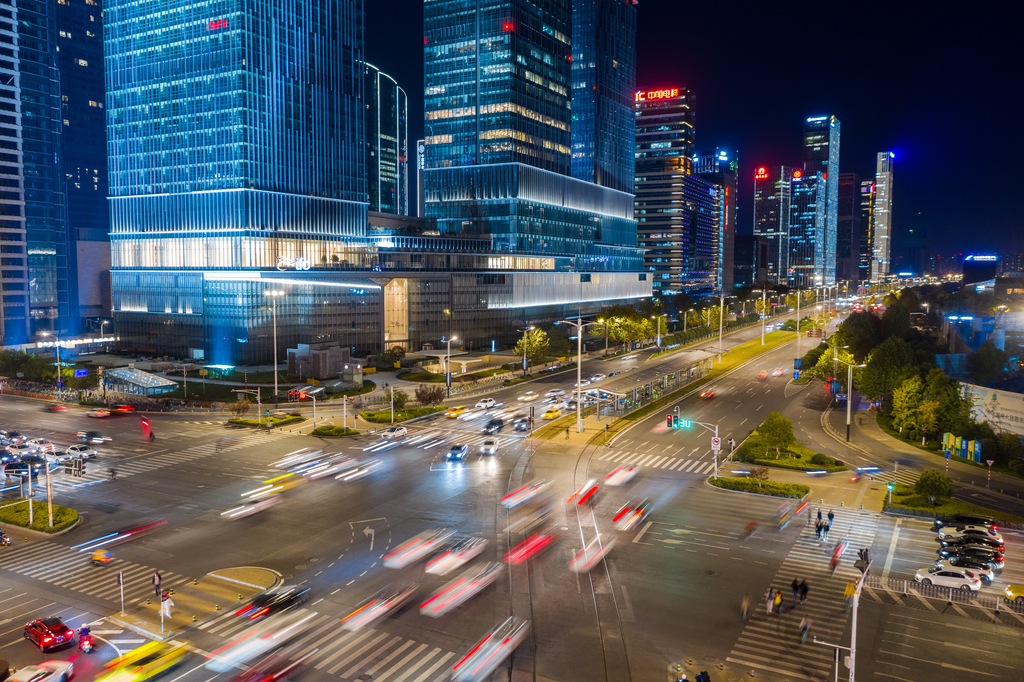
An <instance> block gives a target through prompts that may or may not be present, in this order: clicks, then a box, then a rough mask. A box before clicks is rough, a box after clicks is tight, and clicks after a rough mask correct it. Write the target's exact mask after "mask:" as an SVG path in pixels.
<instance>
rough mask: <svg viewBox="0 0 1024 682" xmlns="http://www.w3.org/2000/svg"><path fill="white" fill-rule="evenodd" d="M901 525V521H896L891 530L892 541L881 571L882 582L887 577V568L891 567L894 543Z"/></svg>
mask: <svg viewBox="0 0 1024 682" xmlns="http://www.w3.org/2000/svg"><path fill="white" fill-rule="evenodd" d="M901 523H903V519H896V526H895V527H894V528H893V530H892V541H890V542H889V553H888V555H887V556H886V557H885V568H883V569H882V580H885V579H887V578H888V577H889V568H890V567H891V566H892V559H893V556H895V554H896V542H897V540H899V537H900V524H901Z"/></svg>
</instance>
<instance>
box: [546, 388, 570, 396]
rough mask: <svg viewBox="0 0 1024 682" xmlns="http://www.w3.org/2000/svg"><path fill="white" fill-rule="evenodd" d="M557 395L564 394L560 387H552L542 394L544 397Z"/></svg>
mask: <svg viewBox="0 0 1024 682" xmlns="http://www.w3.org/2000/svg"><path fill="white" fill-rule="evenodd" d="M557 395H565V391H564V390H563V389H561V388H553V389H551V390H550V391H548V392H547V393H545V394H544V397H545V398H554V397H555V396H557Z"/></svg>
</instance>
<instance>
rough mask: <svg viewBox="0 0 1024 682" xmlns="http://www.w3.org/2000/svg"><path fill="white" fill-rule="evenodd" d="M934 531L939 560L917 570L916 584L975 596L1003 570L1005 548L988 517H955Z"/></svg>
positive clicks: (938, 521) (936, 524)
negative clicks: (967, 592)
mask: <svg viewBox="0 0 1024 682" xmlns="http://www.w3.org/2000/svg"><path fill="white" fill-rule="evenodd" d="M935 529H936V540H937V541H938V542H939V549H938V550H937V554H938V555H939V559H938V561H936V562H935V565H934V566H932V567H930V568H922V569H920V570H918V571H917V572H916V573H915V574H914V580H915V581H916V582H919V583H923V584H925V585H937V586H940V587H948V588H951V589H958V590H964V591H970V592H977V591H978V590H980V589H981V588H982V587H983V586H985V585H991V584H992V581H993V580H994V578H995V573H996V572H999V571H1002V570H1003V567H1004V566H1005V562H1006V557H1005V552H1006V545H1005V543H1004V542H1003V536H1002V535H1001V534H1000V533H999V527H998V526H997V525H996V524H995V521H994V520H993V519H992V518H991V517H988V516H983V515H980V514H957V515H956V516H954V517H953V518H952V519H950V520H949V521H941V520H936V521H935Z"/></svg>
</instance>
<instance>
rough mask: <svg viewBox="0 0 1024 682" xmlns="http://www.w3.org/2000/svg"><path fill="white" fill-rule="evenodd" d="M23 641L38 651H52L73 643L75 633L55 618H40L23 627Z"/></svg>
mask: <svg viewBox="0 0 1024 682" xmlns="http://www.w3.org/2000/svg"><path fill="white" fill-rule="evenodd" d="M25 639H27V640H28V641H30V642H32V643H33V644H35V645H36V646H37V647H39V650H40V651H52V650H54V649H57V648H60V647H62V646H67V645H68V644H73V643H74V641H75V631H74V630H72V629H71V628H69V627H68V626H67V625H65V624H64V621H62V620H61V619H60V618H58V617H57V616H50V617H49V618H40V619H39V620H34V621H32V622H31V623H28V624H27V625H26V626H25Z"/></svg>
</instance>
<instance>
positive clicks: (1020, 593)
mask: <svg viewBox="0 0 1024 682" xmlns="http://www.w3.org/2000/svg"><path fill="white" fill-rule="evenodd" d="M1003 596H1004V597H1006V601H1015V602H1017V603H1018V604H1022V603H1024V585H1007V586H1006V589H1005V590H1003Z"/></svg>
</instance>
